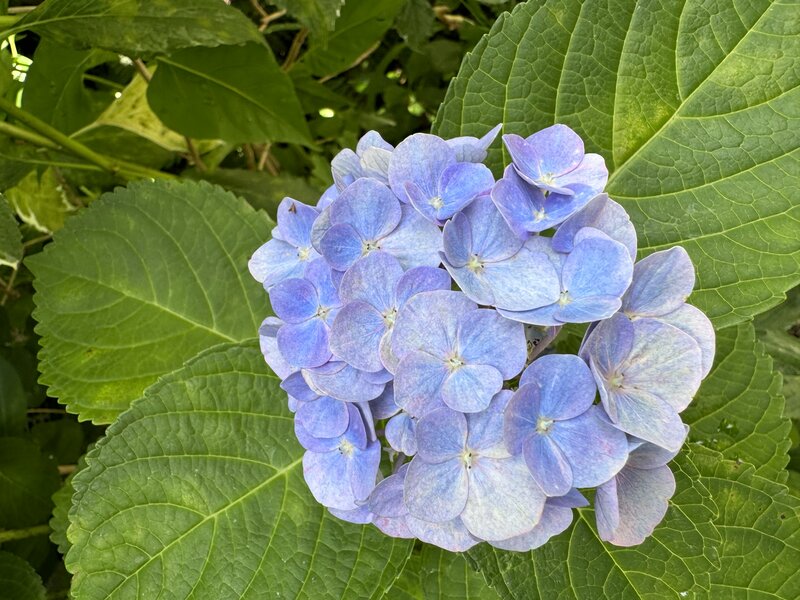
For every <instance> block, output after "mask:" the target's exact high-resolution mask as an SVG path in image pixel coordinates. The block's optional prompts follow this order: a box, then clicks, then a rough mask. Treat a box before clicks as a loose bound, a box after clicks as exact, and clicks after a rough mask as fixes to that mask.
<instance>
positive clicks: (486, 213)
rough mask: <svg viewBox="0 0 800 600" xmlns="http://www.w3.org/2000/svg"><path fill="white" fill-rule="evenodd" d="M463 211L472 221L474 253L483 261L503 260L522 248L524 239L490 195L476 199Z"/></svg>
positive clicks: (470, 221)
mask: <svg viewBox="0 0 800 600" xmlns="http://www.w3.org/2000/svg"><path fill="white" fill-rule="evenodd" d="M463 213H464V215H465V216H466V217H467V218H468V219H469V223H470V231H471V233H472V253H473V254H476V255H477V256H478V257H479V258H480V259H481V260H482V261H487V262H497V261H501V260H503V259H506V258H510V257H512V256H513V255H514V254H516V253H517V252H518V251H519V249H520V248H522V245H523V243H524V242H523V240H521V239H520V238H519V237H518V236H517V234H516V233H514V231H513V230H512V229H511V228H510V227H509V226H508V223H506V221H505V219H504V218H503V215H501V214H500V211H499V210H497V207H496V206H495V205H494V202H492V199H491V198H490V197H489V196H481V197H480V198H477V199H475V201H474V202H472V203H471V204H470V205H469V206H468V207H467V208H465V209H464V211H463Z"/></svg>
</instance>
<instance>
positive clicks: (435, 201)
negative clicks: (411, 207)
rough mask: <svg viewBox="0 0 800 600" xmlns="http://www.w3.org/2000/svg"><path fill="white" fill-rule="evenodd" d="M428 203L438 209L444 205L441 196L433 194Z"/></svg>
mask: <svg viewBox="0 0 800 600" xmlns="http://www.w3.org/2000/svg"><path fill="white" fill-rule="evenodd" d="M428 204H430V205H431V206H432V207H433V208H435V209H436V210H439V209H440V208H442V207H443V206H444V202H442V197H441V196H434V197H433V198H431V199H430V200H428Z"/></svg>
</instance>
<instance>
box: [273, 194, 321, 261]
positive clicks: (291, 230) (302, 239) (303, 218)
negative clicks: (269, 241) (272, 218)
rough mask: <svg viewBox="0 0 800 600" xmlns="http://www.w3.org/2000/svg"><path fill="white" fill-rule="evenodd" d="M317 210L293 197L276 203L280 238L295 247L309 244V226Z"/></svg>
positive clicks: (312, 223)
mask: <svg viewBox="0 0 800 600" xmlns="http://www.w3.org/2000/svg"><path fill="white" fill-rule="evenodd" d="M317 216H319V210H317V209H316V208H314V207H312V206H308V205H307V204H303V203H302V202H300V201H298V200H295V199H293V198H288V197H287V198H284V199H283V200H282V201H281V203H280V204H279V205H278V231H280V234H281V238H282V239H283V240H284V241H285V242H288V243H289V244H291V245H292V246H295V247H297V248H307V247H310V246H311V227H312V226H313V225H314V221H315V220H316V218H317Z"/></svg>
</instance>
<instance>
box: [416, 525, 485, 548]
mask: <svg viewBox="0 0 800 600" xmlns="http://www.w3.org/2000/svg"><path fill="white" fill-rule="evenodd" d="M407 523H408V528H409V530H410V531H411V532H412V533H413V534H414V537H416V538H419V540H420V541H421V542H425V543H426V544H434V545H436V546H439V547H440V548H444V549H445V550H448V551H450V552H466V551H467V550H469V549H470V548H472V547H473V546H474V545H476V544H478V543H480V540H479V539H476V538H475V537H473V536H472V535H470V533H469V531H468V530H467V528H466V527H465V526H464V523H463V521H462V520H461V519H458V518H456V519H452V520H450V521H445V522H443V523H429V522H428V521H424V520H422V519H416V518H414V517H412V516H409V517H408V518H407Z"/></svg>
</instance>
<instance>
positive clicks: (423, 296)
mask: <svg viewBox="0 0 800 600" xmlns="http://www.w3.org/2000/svg"><path fill="white" fill-rule="evenodd" d="M392 351H393V352H394V354H395V355H396V356H397V357H398V359H399V361H400V362H399V364H398V367H397V372H396V373H395V381H394V393H395V401H396V402H397V404H398V405H399V406H401V407H402V408H403V409H404V410H406V412H408V413H410V414H411V415H413V416H422V415H424V414H425V413H427V412H429V411H431V410H434V409H436V408H439V407H441V406H444V405H447V406H449V407H450V408H452V409H454V410H459V411H462V412H478V411H481V410H483V409H485V408H486V407H487V406H488V405H489V402H490V401H491V399H492V397H493V396H494V395H495V394H497V392H499V391H500V389H501V388H502V387H503V381H504V380H507V379H511V378H512V377H514V376H515V375H517V374H518V373H519V372H520V371H521V370H522V368H523V367H524V366H525V360H526V358H527V343H526V341H525V332H524V330H523V327H522V325H521V324H519V323H514V322H513V321H509V320H507V319H504V318H503V317H501V316H500V315H499V314H498V313H497V312H496V311H494V310H491V309H485V308H478V307H477V305H476V304H475V303H474V302H472V301H471V300H469V299H468V298H467V297H466V296H464V294H461V293H460V292H450V291H434V292H422V293H420V294H417V295H416V296H413V297H412V298H411V299H410V300H409V301H408V302H407V303H406V305H405V306H404V307H403V309H402V310H401V311H400V313H398V315H397V321H396V324H395V329H394V334H393V336H392Z"/></svg>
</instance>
